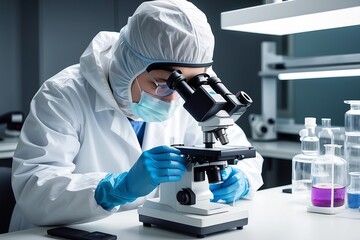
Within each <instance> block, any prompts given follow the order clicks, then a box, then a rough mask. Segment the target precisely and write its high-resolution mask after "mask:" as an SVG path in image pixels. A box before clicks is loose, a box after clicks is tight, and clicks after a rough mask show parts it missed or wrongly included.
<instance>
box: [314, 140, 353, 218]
mask: <svg viewBox="0 0 360 240" xmlns="http://www.w3.org/2000/svg"><path fill="white" fill-rule="evenodd" d="M337 147H341V145H335V144H326V145H325V149H326V152H325V155H321V156H319V157H318V158H317V159H315V161H314V162H313V165H312V166H311V182H312V183H311V204H312V205H311V206H310V207H309V208H308V209H310V211H311V212H320V213H329V214H332V213H336V210H335V209H336V208H339V207H344V204H345V192H346V161H345V160H344V159H343V158H341V157H338V156H336V155H335V148H337Z"/></svg>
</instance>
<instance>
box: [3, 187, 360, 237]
mask: <svg viewBox="0 0 360 240" xmlns="http://www.w3.org/2000/svg"><path fill="white" fill-rule="evenodd" d="M285 187H289V186H285ZM285 187H277V188H271V189H266V190H261V191H259V192H258V193H257V194H256V196H255V199H253V200H240V201H238V202H237V205H236V207H239V208H243V209H247V210H248V211H249V223H248V225H245V226H244V228H243V229H242V230H236V229H230V230H227V231H224V232H221V233H215V234H212V235H207V236H205V239H241V240H250V239H251V240H253V239H258V240H261V239H275V240H288V239H291V240H298V239H299V240H300V239H301V240H303V239H306V240H319V239H326V240H338V239H346V240H353V239H354V240H355V239H356V240H358V239H359V236H360V227H359V224H360V212H358V211H357V210H348V209H346V210H345V211H344V212H343V213H341V214H338V215H322V214H315V213H308V212H307V211H306V206H305V205H302V204H299V203H296V202H294V201H293V199H292V196H291V194H287V193H282V189H283V188H285ZM350 211H351V212H350ZM349 212H350V214H349ZM74 214H76V213H74ZM72 227H74V228H78V229H82V230H86V231H91V232H92V231H102V232H107V233H111V234H115V235H117V237H118V239H132V240H136V239H148V240H151V239H157V240H159V239H197V238H196V237H195V236H193V235H187V234H182V233H176V232H172V231H168V230H164V229H160V228H158V227H154V226H152V227H144V226H143V225H142V223H141V222H139V220H138V214H137V211H136V210H130V211H125V212H119V213H116V214H113V215H112V216H110V217H108V218H105V219H102V220H99V221H95V222H91V223H85V224H79V225H73V226H72ZM47 229H48V228H45V227H39V228H32V229H28V230H23V231H18V232H12V233H7V234H0V239H2V240H10V239H14V240H18V239H27V240H32V239H34V240H35V239H36V240H37V239H54V238H51V237H49V236H48V235H47V234H46V230H47Z"/></svg>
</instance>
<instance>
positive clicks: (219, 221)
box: [138, 199, 248, 238]
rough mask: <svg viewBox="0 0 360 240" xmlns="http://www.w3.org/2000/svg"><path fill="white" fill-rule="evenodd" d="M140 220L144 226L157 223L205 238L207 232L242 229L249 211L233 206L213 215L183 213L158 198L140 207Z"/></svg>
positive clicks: (246, 222)
mask: <svg viewBox="0 0 360 240" xmlns="http://www.w3.org/2000/svg"><path fill="white" fill-rule="evenodd" d="M138 213H139V221H140V222H142V223H143V225H144V226H151V225H152V224H153V225H156V226H159V227H161V228H164V229H169V230H173V231H176V232H184V233H188V234H194V235H196V236H197V237H198V238H203V237H205V235H207V234H212V233H216V232H221V231H225V230H228V229H232V228H236V229H242V228H243V226H245V225H247V224H248V211H247V210H241V209H240V208H236V207H231V209H230V210H229V211H227V212H222V213H217V214H213V215H207V216H204V215H196V214H188V213H181V212H177V211H175V210H174V209H173V208H171V207H169V206H167V205H165V204H162V203H159V201H158V199H151V200H147V201H146V202H145V203H144V205H143V206H140V207H139V208H138Z"/></svg>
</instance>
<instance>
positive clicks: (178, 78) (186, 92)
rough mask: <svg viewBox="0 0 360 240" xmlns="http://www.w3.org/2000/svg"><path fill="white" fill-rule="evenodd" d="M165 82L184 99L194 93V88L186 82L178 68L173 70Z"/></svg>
mask: <svg viewBox="0 0 360 240" xmlns="http://www.w3.org/2000/svg"><path fill="white" fill-rule="evenodd" d="M166 83H167V85H168V86H169V88H171V89H173V90H176V91H177V92H178V93H179V94H180V96H181V97H182V98H183V99H184V100H185V101H187V100H188V99H189V97H190V96H191V95H192V94H193V93H194V90H193V89H192V88H191V87H190V86H189V85H188V84H187V83H186V78H185V77H184V76H183V75H182V73H181V71H180V70H175V71H173V72H172V73H171V75H170V76H169V78H168V80H167V81H166Z"/></svg>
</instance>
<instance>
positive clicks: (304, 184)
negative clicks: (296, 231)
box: [291, 117, 319, 204]
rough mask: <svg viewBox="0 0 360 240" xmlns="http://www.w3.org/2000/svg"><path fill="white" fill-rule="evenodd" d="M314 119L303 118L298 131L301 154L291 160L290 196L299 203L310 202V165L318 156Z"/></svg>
mask: <svg viewBox="0 0 360 240" xmlns="http://www.w3.org/2000/svg"><path fill="white" fill-rule="evenodd" d="M315 127H316V118H310V117H309V118H305V129H303V130H301V131H300V136H301V138H300V141H301V154H297V155H295V156H294V157H293V159H292V181H291V183H292V196H293V199H294V200H296V201H297V202H299V203H304V204H308V203H309V202H310V189H311V164H312V162H313V161H314V159H316V158H317V157H318V155H319V138H318V137H317V136H316V135H315Z"/></svg>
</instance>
